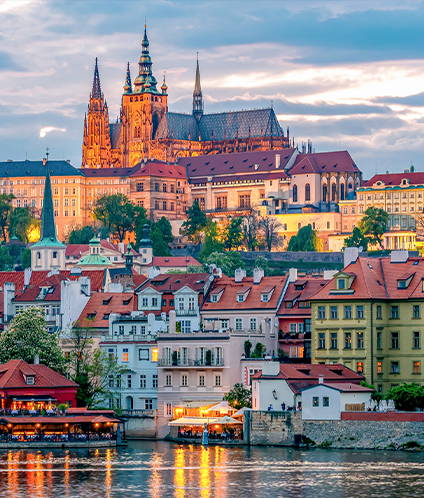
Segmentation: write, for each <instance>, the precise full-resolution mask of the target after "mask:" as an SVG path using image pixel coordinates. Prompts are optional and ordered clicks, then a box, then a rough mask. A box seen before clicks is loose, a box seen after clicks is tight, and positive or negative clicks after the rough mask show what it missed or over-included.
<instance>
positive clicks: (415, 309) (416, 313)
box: [412, 304, 420, 318]
mask: <svg viewBox="0 0 424 498" xmlns="http://www.w3.org/2000/svg"><path fill="white" fill-rule="evenodd" d="M412 313H413V314H412V317H413V318H419V317H420V306H419V305H418V304H416V305H414V306H413V311H412Z"/></svg>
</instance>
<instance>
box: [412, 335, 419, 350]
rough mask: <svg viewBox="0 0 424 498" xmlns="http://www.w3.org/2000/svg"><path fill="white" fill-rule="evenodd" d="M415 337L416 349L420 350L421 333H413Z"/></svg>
mask: <svg viewBox="0 0 424 498" xmlns="http://www.w3.org/2000/svg"><path fill="white" fill-rule="evenodd" d="M412 334H413V336H414V346H413V348H414V349H419V348H420V333H419V332H412Z"/></svg>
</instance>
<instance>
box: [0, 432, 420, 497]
mask: <svg viewBox="0 0 424 498" xmlns="http://www.w3.org/2000/svg"><path fill="white" fill-rule="evenodd" d="M423 484H424V454H423V453H404V452H399V453H396V452H365V451H362V452H360V451H324V450H312V451H297V450H293V449H290V448H253V447H252V448H249V447H234V448H222V447H214V446H211V447H209V448H204V447H202V446H182V445H181V446H180V445H174V444H171V443H166V442H132V443H130V444H129V445H128V447H127V448H122V449H118V450H117V449H111V448H108V449H98V450H52V451H36V450H31V451H25V450H16V451H13V450H8V451H6V452H3V453H1V452H0V497H1V498H3V497H5V498H6V497H7V498H9V497H10V498H12V497H13V498H21V497H28V496H34V497H37V498H38V497H40V498H46V497H56V496H64V497H66V498H76V497H85V496H87V497H90V498H97V497H106V498H118V497H119V498H124V497H127V496H130V497H138V496H141V497H147V498H168V497H170V498H171V497H172V498H199V497H200V498H233V497H234V498H245V497H246V498H247V497H249V498H250V497H252V496H254V497H255V498H269V497H272V498H276V497H279V496H284V497H288V498H291V497H293V498H299V497H302V498H303V497H304V498H316V497H318V496H324V495H325V496H327V495H330V496H334V497H349V498H357V497H358V498H359V497H362V496H365V495H367V496H372V497H383V496H384V497H387V496H389V497H390V498H400V497H404V496H408V497H418V496H422V489H423Z"/></svg>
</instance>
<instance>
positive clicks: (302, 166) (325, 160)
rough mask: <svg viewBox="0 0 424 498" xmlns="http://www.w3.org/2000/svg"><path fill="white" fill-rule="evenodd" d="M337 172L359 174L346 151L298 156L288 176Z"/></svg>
mask: <svg viewBox="0 0 424 498" xmlns="http://www.w3.org/2000/svg"><path fill="white" fill-rule="evenodd" d="M339 171H346V172H350V171H351V172H356V173H360V170H359V168H358V166H356V164H355V163H354V162H353V159H352V157H351V156H350V154H349V152H348V151H347V150H341V151H333V152H317V153H311V154H299V155H298V156H297V157H296V159H295V161H294V164H293V166H292V167H291V168H290V169H289V171H288V174H289V175H290V176H293V175H299V174H307V173H331V172H339Z"/></svg>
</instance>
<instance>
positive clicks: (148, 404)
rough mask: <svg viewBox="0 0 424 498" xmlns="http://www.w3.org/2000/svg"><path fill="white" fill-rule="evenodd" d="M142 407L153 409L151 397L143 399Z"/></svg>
mask: <svg viewBox="0 0 424 498" xmlns="http://www.w3.org/2000/svg"><path fill="white" fill-rule="evenodd" d="M144 409H145V410H153V400H152V399H145V400H144Z"/></svg>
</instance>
